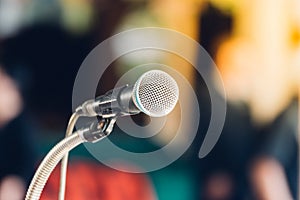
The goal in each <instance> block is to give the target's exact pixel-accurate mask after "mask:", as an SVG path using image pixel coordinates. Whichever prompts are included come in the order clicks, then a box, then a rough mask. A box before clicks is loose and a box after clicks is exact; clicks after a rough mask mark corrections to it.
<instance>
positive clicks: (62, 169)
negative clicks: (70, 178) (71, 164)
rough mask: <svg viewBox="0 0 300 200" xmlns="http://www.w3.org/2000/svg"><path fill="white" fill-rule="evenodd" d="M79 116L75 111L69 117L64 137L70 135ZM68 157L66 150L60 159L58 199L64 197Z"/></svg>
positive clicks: (60, 199)
mask: <svg viewBox="0 0 300 200" xmlns="http://www.w3.org/2000/svg"><path fill="white" fill-rule="evenodd" d="M79 116H80V115H79V114H77V112H75V113H73V114H72V116H71V117H70V120H69V123H68V127H67V130H66V135H65V137H66V138H67V137H69V136H70V135H72V132H73V129H74V126H75V124H76V122H77V120H78V118H79ZM68 157H69V153H68V152H67V153H66V154H65V155H64V157H63V159H62V161H61V167H60V182H59V193H58V200H64V199H65V191H66V178H67V167H68Z"/></svg>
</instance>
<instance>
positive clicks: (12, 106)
mask: <svg viewBox="0 0 300 200" xmlns="http://www.w3.org/2000/svg"><path fill="white" fill-rule="evenodd" d="M292 8H293V9H292ZM297 8H298V9H299V8H300V3H298V2H297V1H296V0H289V1H284V0H280V1H277V2H273V1H271V0H267V1H264V2H261V1H258V0H255V1H247V0H243V1H238V0H236V1H234V0H231V1H230V0H226V1H222V0H220V1H219V0H206V1H205V0H184V1H176V0H166V1H159V0H100V1H97V0H0V139H1V140H0V142H1V145H0V149H1V151H0V161H1V162H0V200H20V199H23V198H24V195H25V192H26V189H27V187H28V185H29V183H30V180H31V178H32V176H33V174H34V171H35V169H36V168H37V166H38V164H39V163H40V161H41V160H42V158H43V157H44V156H45V155H46V153H47V152H48V151H49V150H50V148H51V147H52V145H53V144H55V143H56V142H58V141H59V140H61V139H62V138H63V136H64V129H65V128H66V125H67V122H68V118H69V117H70V115H71V112H72V87H73V83H74V81H75V78H76V73H77V71H78V69H79V67H80V65H81V63H82V62H83V60H84V58H85V57H86V56H87V55H88V53H89V52H90V51H91V50H92V49H93V48H94V47H95V46H96V45H98V44H99V43H100V42H102V41H103V40H105V39H107V38H108V37H110V36H112V35H113V34H114V33H117V32H119V31H121V30H126V29H129V28H135V27H146V26H156V27H165V28H171V29H174V30H177V31H179V32H182V33H184V34H186V35H188V36H190V37H191V38H193V39H195V40H197V41H198V42H199V43H200V44H201V45H202V46H203V47H204V49H205V50H206V51H207V52H208V53H209V55H210V56H211V57H212V58H213V60H214V62H215V63H216V65H217V67H218V70H219V71H218V72H216V71H214V70H213V67H212V66H210V63H205V62H203V60H202V59H201V58H202V57H201V55H200V52H197V51H196V50H195V52H193V53H194V55H195V56H194V57H195V60H197V62H198V65H199V66H200V67H205V68H207V70H208V71H210V74H211V77H210V79H211V81H212V82H214V79H215V76H216V73H220V75H221V77H222V79H223V84H224V85H223V86H224V88H225V91H226V97H225V96H222V95H221V93H220V96H219V98H220V99H223V98H225V99H226V102H227V112H226V120H225V124H224V128H223V131H222V134H221V136H220V139H219V141H218V142H217V144H216V145H215V147H214V148H213V150H212V151H211V152H210V153H209V154H208V155H207V156H206V157H205V158H201V159H200V158H199V157H198V151H199V147H200V146H201V144H202V142H203V138H204V136H205V133H206V131H207V129H208V125H209V120H210V117H211V110H210V108H211V100H210V96H209V92H208V88H207V85H206V83H205V82H204V80H203V78H202V77H201V74H198V73H197V72H196V70H195V69H193V67H192V66H190V65H189V64H188V63H186V62H183V61H178V60H176V59H170V57H168V58H166V60H168V64H169V66H174V68H175V69H176V70H177V71H179V72H180V73H182V74H183V75H184V76H185V77H186V78H187V79H188V80H189V81H190V83H192V85H193V88H194V90H195V91H196V93H197V97H198V101H199V102H200V103H199V106H200V112H201V121H200V125H199V128H198V133H197V136H196V139H195V141H194V142H193V144H192V146H191V147H190V148H189V149H188V151H187V152H186V153H185V154H184V155H183V156H182V157H180V158H179V159H178V160H177V161H175V162H174V163H172V164H171V165H170V166H168V167H166V168H164V169H160V170H158V171H155V172H150V173H147V174H146V173H145V174H131V173H125V172H119V171H117V170H113V169H110V168H108V167H106V166H104V165H102V164H101V163H99V162H98V161H96V160H95V159H94V158H92V156H91V155H89V154H88V152H87V151H86V150H85V148H84V147H78V148H77V149H76V150H74V153H72V154H71V159H70V162H71V164H70V167H69V171H68V178H67V193H66V199H73V200H76V199H108V200H121V199H145V200H147V199H149V200H150V199H160V200H169V199H172V200H177V199H178V200H182V199H200V200H202V199H203V200H247V199H258V200H260V199H263V200H277V199H278V200H289V199H297V197H298V193H299V180H300V179H299V178H298V176H299V174H298V171H299V165H298V161H299V153H298V149H299V141H298V137H299V135H298V134H300V133H299V129H300V128H299V127H300V125H299V121H300V119H299V113H300V112H299V102H300V101H299V93H300V89H299V88H300V16H299V13H298V12H297ZM120 45H122V44H120ZM178 45H180V44H178ZM111 48H112V49H108V51H112V50H113V48H118V47H111ZM136 59H137V60H138V58H136ZM160 59H161V58H160ZM177 61H178V62H177ZM128 62H131V63H128ZM138 62H140V61H136V60H135V59H133V60H132V58H131V59H129V60H126V59H125V60H122V59H120V60H118V62H114V63H112V64H111V66H110V67H109V68H108V69H107V70H106V71H105V75H104V76H103V77H101V80H100V82H99V85H98V91H97V95H99V94H103V93H104V92H106V91H107V90H109V89H111V88H113V86H114V84H115V83H116V81H117V80H118V78H119V77H120V76H121V75H122V74H123V73H125V72H126V70H128V69H129V68H130V67H128V66H133V65H135V64H136V63H138ZM126 67H127V68H126ZM215 90H216V91H219V90H220V86H219V85H216V87H215ZM187 98H188V97H187ZM192 117H193V116H191V118H192ZM134 120H135V121H136V122H137V123H145V121H147V119H145V116H137V117H136V116H135V117H134ZM175 123H177V122H176V120H175V121H174V122H173V124H175ZM170 124H171V126H172V125H173V124H172V122H171V123H170ZM167 130H168V129H167ZM169 130H172V128H170V129H169ZM114 131H115V132H118V137H114V138H113V139H114V140H116V142H117V143H118V142H119V141H117V140H120V141H121V143H125V146H126V145H127V146H130V145H132V143H131V141H128V140H127V139H126V138H125V139H124V138H123V137H122V136H121V134H119V133H121V132H122V131H121V130H120V129H118V127H115V130H114ZM170 132H171V131H170ZM166 135H168V134H166ZM171 137H173V136H172V134H171ZM160 139H161V141H160V142H164V139H165V140H166V141H167V140H168V138H167V139H166V138H160ZM139 142H140V141H137V143H139ZM158 144H159V142H157V141H150V140H149V141H147V142H146V144H144V143H142V144H134V145H137V146H141V148H147V147H149V146H150V147H151V148H155V147H157V146H159V145H158ZM58 170H59V169H58V168H56V169H55V171H54V172H53V174H52V175H51V176H50V179H49V182H48V184H47V185H46V188H45V191H44V193H43V195H42V199H56V198H57V195H58V181H59V173H58V172H59V171H58Z"/></svg>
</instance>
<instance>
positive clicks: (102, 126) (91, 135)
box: [78, 117, 117, 143]
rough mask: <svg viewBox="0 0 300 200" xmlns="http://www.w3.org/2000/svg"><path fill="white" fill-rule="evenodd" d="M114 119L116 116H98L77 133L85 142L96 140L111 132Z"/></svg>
mask: <svg viewBox="0 0 300 200" xmlns="http://www.w3.org/2000/svg"><path fill="white" fill-rule="evenodd" d="M116 119H117V118H116V117H112V118H100V120H97V121H94V122H92V123H91V124H89V125H88V126H86V127H84V128H82V129H80V130H78V134H79V135H80V137H81V138H82V139H83V140H84V141H85V142H92V143H95V142H98V141H100V140H101V139H103V138H105V137H107V136H108V135H109V134H110V133H111V132H112V130H113V127H114V124H115V122H116Z"/></svg>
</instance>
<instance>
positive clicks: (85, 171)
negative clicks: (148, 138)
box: [41, 161, 156, 200]
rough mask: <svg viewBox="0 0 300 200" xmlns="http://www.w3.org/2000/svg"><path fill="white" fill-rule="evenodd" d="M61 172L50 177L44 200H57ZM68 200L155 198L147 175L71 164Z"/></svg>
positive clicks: (57, 169)
mask: <svg viewBox="0 0 300 200" xmlns="http://www.w3.org/2000/svg"><path fill="white" fill-rule="evenodd" d="M59 169H60V167H59V166H57V167H56V168H55V170H54V171H53V173H52V174H51V176H50V178H49V180H48V182H47V184H46V186H45V189H44V191H43V193H42V196H41V200H52V199H57V197H58V192H59V176H60V174H59ZM65 199H66V200H68V199H72V200H85V199H86V200H91V199H103V200H124V199H130V200H140V199H143V200H154V199H156V197H155V194H154V192H153V189H152V185H151V184H150V182H149V180H148V179H147V177H146V176H145V175H143V174H132V173H125V172H120V171H117V170H114V169H111V168H108V167H104V166H102V165H99V164H98V163H92V162H86V161H85V162H75V163H72V164H70V167H69V169H68V175H67V187H66V198H65Z"/></svg>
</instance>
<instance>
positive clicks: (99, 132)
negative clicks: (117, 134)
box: [25, 117, 116, 200]
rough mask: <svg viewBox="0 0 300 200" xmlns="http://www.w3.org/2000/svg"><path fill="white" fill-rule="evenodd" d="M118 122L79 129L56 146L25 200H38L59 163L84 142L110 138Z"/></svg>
mask: <svg viewBox="0 0 300 200" xmlns="http://www.w3.org/2000/svg"><path fill="white" fill-rule="evenodd" d="M115 122H116V117H114V118H101V119H100V120H99V121H97V122H93V123H91V124H89V125H88V126H86V127H83V128H81V129H79V130H78V131H76V132H74V133H73V134H72V135H70V136H68V137H66V138H65V139H63V140H62V141H60V142H59V143H58V144H56V145H55V146H54V147H53V148H52V149H51V150H50V152H49V153H48V154H47V155H46V157H45V158H44V159H43V161H42V162H41V164H40V165H39V167H38V169H37V171H36V173H35V174H34V177H33V179H32V180H31V183H30V185H29V188H28V190H27V193H26V197H25V200H38V199H40V196H41V194H42V191H43V189H44V186H45V184H46V182H47V180H48V178H49V176H50V174H51V173H52V171H53V170H54V168H55V167H56V165H57V164H58V162H59V161H60V160H61V159H62V158H63V157H64V155H66V154H67V153H68V152H69V151H71V150H72V149H73V148H75V147H76V146H78V145H79V144H81V143H83V142H93V143H95V142H98V141H99V140H101V139H103V138H105V137H106V136H108V135H109V134H110V133H111V131H112V129H113V126H114V124H115Z"/></svg>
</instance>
